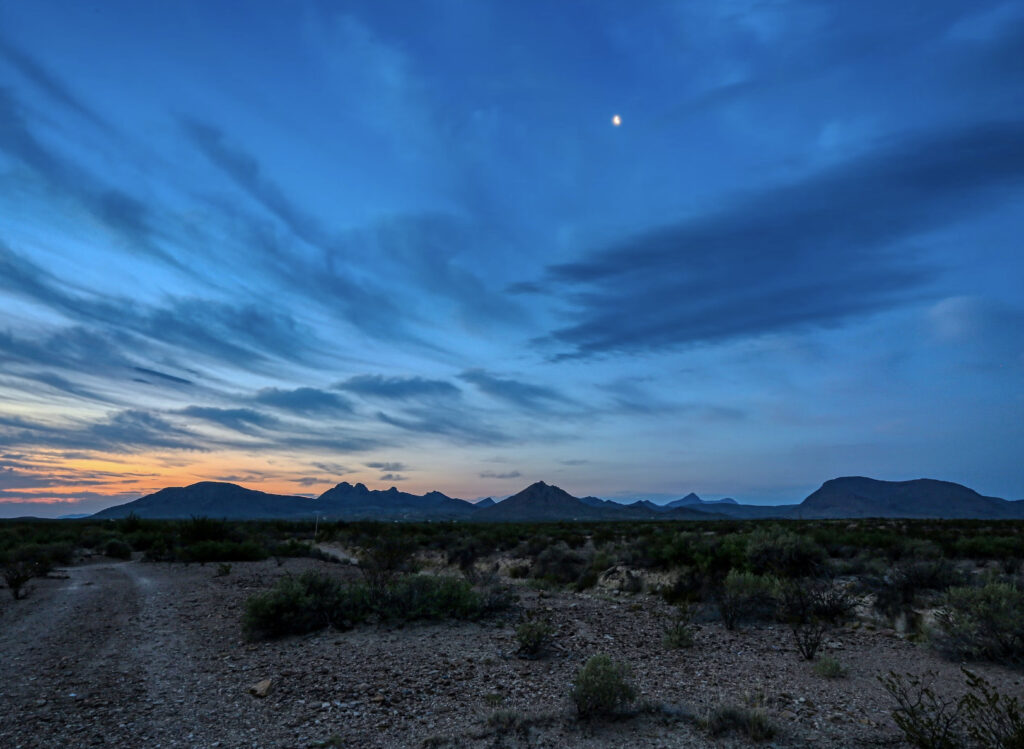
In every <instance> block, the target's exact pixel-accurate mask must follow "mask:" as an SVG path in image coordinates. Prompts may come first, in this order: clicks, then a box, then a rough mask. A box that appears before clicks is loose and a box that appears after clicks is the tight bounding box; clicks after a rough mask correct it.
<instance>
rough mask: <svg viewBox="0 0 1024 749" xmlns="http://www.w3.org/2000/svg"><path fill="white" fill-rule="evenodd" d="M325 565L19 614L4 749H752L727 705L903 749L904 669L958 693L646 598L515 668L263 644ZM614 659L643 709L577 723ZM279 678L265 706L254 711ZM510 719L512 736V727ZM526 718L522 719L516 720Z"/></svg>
mask: <svg viewBox="0 0 1024 749" xmlns="http://www.w3.org/2000/svg"><path fill="white" fill-rule="evenodd" d="M310 567H322V568H324V569H328V570H330V571H332V572H334V573H335V574H339V575H355V574H357V571H356V570H354V569H353V568H351V567H346V566H343V565H331V564H326V563H324V562H315V561H312V560H288V561H287V562H286V563H285V564H284V565H283V566H280V567H278V566H276V565H275V563H274V562H273V561H267V562H260V563H235V564H233V565H232V570H231V573H230V574H229V575H226V576H217V575H216V574H215V573H216V571H217V570H216V565H207V566H199V565H192V566H188V567H185V566H182V565H180V564H176V565H170V564H151V563H142V562H137V561H134V562H110V561H103V562H95V563H85V564H82V565H78V566H74V567H71V568H68V569H67V570H65V571H62V572H65V573H66V575H67V577H66V578H64V577H54V578H49V579H45V580H37V581H34V582H33V585H34V586H35V589H34V590H33V592H32V594H31V595H30V596H29V597H28V598H27V599H25V600H22V601H14V600H12V599H11V597H10V596H9V595H8V594H7V591H3V597H2V599H0V746H2V747H58V746H59V747H86V746H115V747H135V746H145V747H216V746H220V747H311V746H345V747H421V746H459V747H463V746H464V747H520V746H523V747H525V746H531V747H631V748H634V747H700V746H721V747H730V746H748V745H750V741H749V739H746V738H745V737H742V736H738V735H726V736H724V737H719V738H711V737H709V736H708V735H707V734H706V733H705V732H704V731H703V730H702V729H701V728H700V727H699V725H697V722H696V721H695V720H693V717H692V716H696V717H700V716H701V715H704V714H706V713H707V712H708V711H709V710H711V709H713V708H714V707H715V706H718V705H721V704H735V705H753V706H757V707H760V708H762V709H764V710H765V711H766V713H767V714H768V716H769V718H770V719H771V721H772V722H773V723H774V724H775V725H776V726H777V728H778V734H777V735H776V737H775V738H774V739H772V740H771V741H769V742H768V743H767V746H775V747H837V748H838V747H857V746H865V747H867V746H900V745H901V739H900V736H901V734H900V733H899V731H898V729H897V728H896V727H895V725H894V724H893V722H892V720H891V718H890V715H889V710H890V709H891V707H892V705H891V700H890V698H889V696H888V695H887V694H886V693H885V691H884V690H883V689H882V687H881V685H880V684H879V682H878V679H877V677H878V676H879V675H880V674H883V673H886V672H887V671H889V670H895V671H898V672H912V673H923V672H924V671H927V670H933V671H936V672H937V673H938V678H937V684H938V686H939V688H940V690H946V691H948V692H949V693H950V694H956V693H959V691H960V689H961V685H962V683H963V679H962V676H961V673H960V665H959V664H957V663H952V662H949V661H947V660H945V659H943V658H942V657H940V656H939V655H937V654H936V653H934V652H932V651H931V650H930V649H928V648H927V647H926V646H922V645H918V644H915V643H913V642H910V641H908V640H906V639H904V638H902V637H900V636H899V635H897V633H896V632H894V631H892V630H890V629H884V628H869V627H866V626H861V627H856V628H844V629H841V630H837V631H835V632H834V633H832V635H830V637H829V638H828V643H827V647H826V648H825V653H826V654H827V655H831V656H833V657H835V658H837V659H838V660H839V661H841V662H842V663H843V664H844V665H845V666H846V667H847V669H848V675H847V676H845V677H843V678H839V679H825V678H822V677H820V676H817V675H815V674H814V672H813V670H812V664H810V663H808V662H806V661H803V660H801V659H800V657H799V655H798V654H797V652H796V650H795V648H794V647H793V643H792V641H791V635H790V633H789V631H788V630H786V629H785V628H782V627H778V626H769V627H757V628H747V629H743V630H741V631H737V632H727V631H726V630H725V629H724V628H723V627H722V626H721V625H720V624H719V623H717V622H712V623H708V624H703V625H701V626H700V627H699V629H698V630H697V634H696V642H695V644H694V646H693V647H692V648H689V649H685V650H669V649H667V648H666V647H665V646H664V645H663V643H662V635H663V633H664V631H665V627H666V625H667V624H668V622H669V620H670V616H671V613H672V609H671V607H669V606H668V605H667V604H665V603H664V602H663V601H662V600H661V599H660V598H657V597H655V596H650V595H646V594H637V595H628V594H621V595H614V594H612V593H610V592H607V591H592V592H587V593H573V592H568V591H555V592H547V591H537V590H533V589H531V588H529V587H527V586H525V585H519V586H518V587H517V591H518V593H519V595H520V604H519V605H520V607H521V609H523V610H527V611H529V610H534V611H538V612H539V613H541V614H542V615H545V616H547V617H549V618H550V620H551V621H552V622H553V624H554V625H555V626H556V627H557V635H556V638H555V641H556V647H555V648H554V650H553V652H552V653H551V655H550V656H548V657H547V658H543V659H539V660H523V659H520V658H518V657H516V656H515V654H514V651H515V649H516V641H515V637H514V626H515V623H516V621H517V615H516V614H512V615H510V616H508V617H505V618H501V619H497V620H492V621H485V622H479V623H443V624H426V625H422V624H415V625H407V626H405V627H402V628H395V627H387V626H379V625H378V626H374V625H370V626H365V627H361V628H358V629H355V630H351V631H347V632H338V631H324V632H321V633H318V634H315V635H311V636H308V637H296V638H288V639H284V640H278V641H270V642H249V641H247V640H246V639H245V638H244V637H243V635H242V631H241V618H242V611H243V607H244V602H245V599H246V598H247V597H248V596H250V595H252V594H253V593H256V592H259V591H262V590H265V589H267V588H269V587H270V586H271V585H272V584H273V582H274V581H275V580H276V579H277V578H279V577H280V576H281V575H285V574H294V573H297V572H299V571H301V570H303V569H308V568H310ZM596 653H606V654H608V655H610V656H611V657H613V658H615V659H617V660H622V661H625V662H627V663H629V664H630V665H631V666H632V668H633V672H634V676H635V681H636V683H637V686H638V688H639V690H640V703H639V704H640V708H638V709H637V710H635V711H633V713H631V714H629V715H626V716H623V717H620V718H618V719H616V720H612V721H599V722H583V721H579V720H577V719H576V716H575V711H574V708H573V705H572V702H571V700H570V698H569V690H570V687H571V684H572V681H573V678H574V676H575V674H576V672H577V671H578V670H579V668H580V667H581V665H582V664H583V663H584V662H585V661H586V659H587V658H589V657H590V656H592V655H594V654H596ZM971 668H972V669H973V670H975V671H977V672H979V673H981V674H982V675H983V676H984V677H985V678H987V679H988V680H989V681H991V682H992V683H993V684H994V685H995V686H996V687H997V688H998V689H999V690H1000V691H1001V692H1003V693H1006V694H1011V695H1024V681H1022V674H1021V672H1019V671H1013V670H1010V669H1007V668H1002V667H999V666H996V665H992V664H984V665H981V664H973V665H972V666H971ZM263 679H270V680H271V688H270V691H269V693H268V694H267V696H266V697H263V698H260V697H256V696H253V695H252V694H250V692H249V690H250V687H252V686H253V685H254V684H255V683H257V682H259V681H261V680H263ZM498 712H504V713H506V714H508V715H507V716H506V718H505V720H504V722H503V723H501V724H500V725H499V726H498V727H493V724H494V721H493V719H492V720H491V721H490V723H489V720H488V719H489V718H491V717H492V716H493V715H494V714H495V713H498ZM509 716H510V717H509Z"/></svg>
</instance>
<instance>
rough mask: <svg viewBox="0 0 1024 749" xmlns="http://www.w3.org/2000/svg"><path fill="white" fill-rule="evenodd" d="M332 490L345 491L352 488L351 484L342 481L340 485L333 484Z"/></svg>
mask: <svg viewBox="0 0 1024 749" xmlns="http://www.w3.org/2000/svg"><path fill="white" fill-rule="evenodd" d="M334 488H335V489H341V490H343V491H344V490H346V489H351V488H353V487H352V484H350V483H348V482H347V481H342V482H341V483H340V484H335V485H334Z"/></svg>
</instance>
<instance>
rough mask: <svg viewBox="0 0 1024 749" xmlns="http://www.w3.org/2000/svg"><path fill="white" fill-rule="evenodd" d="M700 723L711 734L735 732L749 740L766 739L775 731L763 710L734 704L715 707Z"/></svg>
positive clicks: (718, 734)
mask: <svg viewBox="0 0 1024 749" xmlns="http://www.w3.org/2000/svg"><path fill="white" fill-rule="evenodd" d="M702 723H703V725H704V729H705V730H706V731H707V732H708V733H710V734H711V735H712V736H721V735H722V734H726V733H733V732H735V733H740V734H742V735H744V736H746V737H747V738H748V739H750V740H751V741H767V740H768V739H770V738H772V737H773V736H775V733H776V729H775V726H774V725H772V722H771V721H770V720H769V719H768V716H767V714H765V712H764V710H759V709H756V708H749V707H737V706H735V705H720V706H719V707H716V708H715V709H713V710H711V711H710V712H709V713H708V715H707V717H706V718H704V720H703V721H702Z"/></svg>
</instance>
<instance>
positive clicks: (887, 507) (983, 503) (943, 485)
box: [792, 476, 1024, 519]
mask: <svg viewBox="0 0 1024 749" xmlns="http://www.w3.org/2000/svg"><path fill="white" fill-rule="evenodd" d="M792 516H793V517H801V518H858V517H902V518H982V519H984V518H991V519H1009V518H1024V503H1020V502H1008V501H1006V500H1005V499H998V498H996V497H985V496H982V495H981V494H978V493H977V492H976V491H974V490H973V489H968V488H967V487H966V486H961V485H960V484H954V483H952V482H949V481H936V480H935V479H914V480H913V481H879V480H878V479H870V478H864V477H863V476H847V477H844V478H837V479H832V480H830V481H826V482H825V483H824V484H822V485H821V488H820V489H818V490H817V491H815V492H814V493H813V494H811V495H810V496H809V497H807V499H805V500H804V501H803V502H801V503H800V504H799V505H798V506H797V507H796V508H794V509H793V514H792Z"/></svg>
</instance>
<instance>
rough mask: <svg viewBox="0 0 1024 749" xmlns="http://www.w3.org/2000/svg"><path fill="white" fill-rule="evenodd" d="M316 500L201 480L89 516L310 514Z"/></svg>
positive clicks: (188, 516) (258, 516)
mask: <svg viewBox="0 0 1024 749" xmlns="http://www.w3.org/2000/svg"><path fill="white" fill-rule="evenodd" d="M315 504H316V500H314V499H309V498H308V497H291V496H287V495H283V494H267V493H266V492H261V491H256V490H255V489H246V488H245V487H242V486H238V485H237V484H225V483H221V482H217V481H201V482H199V483H198V484H192V485H190V486H175V487H170V488H167V489H161V490H160V491H158V492H155V493H153V494H147V495H146V496H145V497H140V498H139V499H136V500H134V501H132V502H128V503H126V504H123V505H117V506H115V507H108V508H107V509H105V510H100V511H99V512H97V513H96V514H95V515H93V517H96V518H123V517H127V516H128V515H130V514H131V513H135V515H137V516H138V517H140V518H171V519H173V518H190V517H192V516H197V517H198V516H207V517H217V518H230V519H232V520H244V519H249V518H299V517H312V516H313V512H314V508H315Z"/></svg>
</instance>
